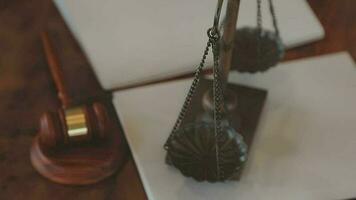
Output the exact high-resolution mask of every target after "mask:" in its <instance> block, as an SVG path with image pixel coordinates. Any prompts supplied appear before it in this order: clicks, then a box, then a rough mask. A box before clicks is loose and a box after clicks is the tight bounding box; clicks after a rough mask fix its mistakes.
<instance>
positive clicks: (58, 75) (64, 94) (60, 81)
mask: <svg viewBox="0 0 356 200" xmlns="http://www.w3.org/2000/svg"><path fill="white" fill-rule="evenodd" d="M41 39H42V43H43V48H44V51H45V55H46V58H47V62H48V65H49V69H50V72H51V75H52V78H53V80H54V83H55V85H56V88H57V92H58V97H59V99H60V101H61V103H62V105H63V106H64V107H66V106H68V105H70V96H69V93H68V90H67V87H66V84H65V81H64V80H65V79H64V76H63V71H62V69H61V66H60V63H59V59H58V58H57V56H56V52H55V50H54V47H53V45H52V43H51V40H50V38H49V36H48V33H47V32H45V31H44V32H42V33H41Z"/></svg>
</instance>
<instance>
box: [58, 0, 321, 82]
mask: <svg viewBox="0 0 356 200" xmlns="http://www.w3.org/2000/svg"><path fill="white" fill-rule="evenodd" d="M55 2H56V4H57V5H58V7H59V10H60V11H61V13H62V14H63V16H64V18H65V20H66V22H67V23H68V25H69V27H70V29H71V30H72V31H73V32H74V34H75V36H76V38H77V39H78V40H79V42H80V43H81V45H82V47H83V48H84V50H85V52H86V54H87V55H88V57H89V59H90V61H91V63H92V65H93V68H94V70H95V72H96V74H97V75H98V78H99V80H100V82H101V84H102V85H103V87H104V88H105V89H112V88H117V87H123V86H127V85H131V84H136V83H141V82H146V81H152V80H156V79H162V78H168V77H170V76H175V75H179V74H183V73H187V72H191V71H193V70H194V69H195V67H196V66H197V65H198V64H199V61H200V59H201V56H202V52H203V50H204V48H205V45H206V41H207V36H206V30H207V29H208V28H209V27H211V26H212V22H213V16H214V12H215V7H216V3H217V1H216V0H148V1H145V0H105V1H98V0H74V1H73V0H56V1H55ZM225 2H226V1H225ZM274 2H275V7H276V12H277V17H278V21H279V24H280V31H281V37H282V39H283V41H284V42H285V44H286V45H287V46H288V47H292V46H297V45H301V44H305V43H307V42H310V41H314V40H318V39H321V38H322V37H323V36H324V30H323V28H322V27H321V25H320V23H319V22H318V20H317V18H316V17H315V15H314V13H313V12H312V10H311V9H310V7H309V5H308V4H307V2H306V1H305V0H274ZM266 3H267V1H263V20H264V23H263V24H264V25H265V27H266V28H271V27H272V22H271V17H270V15H269V13H268V12H269V11H268V7H267V4H266ZM245 25H250V26H255V25H256V1H255V0H242V1H241V9H240V14H239V20H238V27H241V26H245ZM208 63H211V62H208Z"/></svg>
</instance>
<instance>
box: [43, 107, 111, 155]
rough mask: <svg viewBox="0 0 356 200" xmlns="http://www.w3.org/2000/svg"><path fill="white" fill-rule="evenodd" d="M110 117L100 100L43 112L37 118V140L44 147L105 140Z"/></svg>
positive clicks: (108, 132) (108, 134)
mask: <svg viewBox="0 0 356 200" xmlns="http://www.w3.org/2000/svg"><path fill="white" fill-rule="evenodd" d="M110 129H111V125H110V120H109V115H108V111H107V110H106V107H105V106H104V105H103V104H101V103H93V104H91V105H85V106H79V107H73V108H69V109H65V110H63V109H60V110H58V111H57V112H46V113H44V114H43V116H42V117H41V119H40V132H39V142H40V145H41V146H43V147H45V148H55V147H59V146H63V145H76V144H82V143H88V142H92V141H95V142H97V141H100V140H105V139H108V138H109V136H110Z"/></svg>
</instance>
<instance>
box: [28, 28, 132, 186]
mask: <svg viewBox="0 0 356 200" xmlns="http://www.w3.org/2000/svg"><path fill="white" fill-rule="evenodd" d="M41 38H42V43H43V47H44V51H45V54H46V57H47V61H48V65H49V69H50V72H51V75H52V77H53V79H54V82H55V86H56V89H57V93H58V97H59V99H60V101H61V104H62V107H61V108H59V109H58V110H57V111H54V112H53V111H48V112H45V113H44V114H43V115H42V117H41V119H40V128H39V132H38V134H37V136H36V137H35V138H34V141H33V144H32V147H31V162H32V165H33V166H34V168H35V169H36V170H37V171H38V172H39V173H40V174H41V175H43V176H45V177H46V178H48V179H50V180H52V181H55V182H57V183H62V184H69V185H85V184H91V183H95V182H98V181H100V180H102V179H104V178H106V177H108V176H110V175H112V174H113V173H114V172H115V171H116V170H117V169H118V168H119V167H120V166H121V165H122V164H123V163H124V160H125V158H126V154H127V146H126V143H125V141H124V138H123V133H122V131H121V129H120V128H119V127H118V126H117V124H116V123H118V121H117V119H116V116H115V114H114V113H113V112H109V111H110V110H109V108H110V109H113V107H112V104H111V102H110V101H111V99H109V98H108V97H109V96H110V97H111V95H108V94H107V92H105V91H104V90H103V89H102V88H101V86H100V84H99V83H98V82H97V83H93V82H91V84H93V87H95V88H90V90H94V92H91V91H89V90H88V88H81V89H79V91H84V92H83V95H82V97H84V98H82V97H80V98H82V99H79V100H78V98H75V97H73V94H77V93H78V92H79V91H71V92H72V93H70V92H69V89H70V88H69V87H66V84H68V82H70V81H73V80H72V79H69V80H68V79H67V80H66V79H65V78H66V77H65V76H64V73H63V72H64V71H62V68H61V66H60V62H59V60H58V58H57V56H56V54H55V52H54V48H53V46H52V44H51V42H50V38H49V36H48V34H47V33H46V32H44V33H42V35H41ZM67 39H68V38H67ZM57 50H60V51H62V49H57ZM63 51H65V50H63ZM79 57H80V56H79ZM65 59H68V58H65ZM62 61H65V60H63V59H62ZM79 75H80V74H78V76H79ZM90 78H91V77H90ZM92 78H93V79H95V77H94V75H93V77H92ZM90 81H97V80H90ZM89 85H90V84H89ZM76 90H78V88H76ZM75 92H76V93H75ZM87 92H88V94H87ZM98 94H99V95H98ZM71 95H72V96H71ZM93 95H98V96H94V97H93ZM108 100H109V101H108Z"/></svg>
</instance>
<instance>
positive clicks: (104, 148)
mask: <svg viewBox="0 0 356 200" xmlns="http://www.w3.org/2000/svg"><path fill="white" fill-rule="evenodd" d="M123 143H124V141H123V140H122V138H120V135H119V134H114V135H113V137H112V139H110V140H109V141H108V142H102V143H96V144H93V143H90V144H86V145H80V146H71V147H62V148H58V149H56V150H51V151H49V150H47V149H46V148H44V147H42V146H41V145H40V143H39V137H38V136H37V137H36V138H35V139H34V140H33V144H32V148H31V162H32V165H33V166H34V168H35V169H36V170H37V171H38V172H39V173H40V174H41V175H43V176H44V177H46V178H48V179H50V180H52V181H54V182H57V183H61V184H68V185H86V184H92V183H96V182H98V181H101V180H103V179H105V178H106V177H109V176H110V175H112V174H113V173H114V172H115V171H117V170H118V168H120V167H121V165H122V164H123V163H124V159H125V155H126V153H125V152H126V149H125V145H124V144H123Z"/></svg>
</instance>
